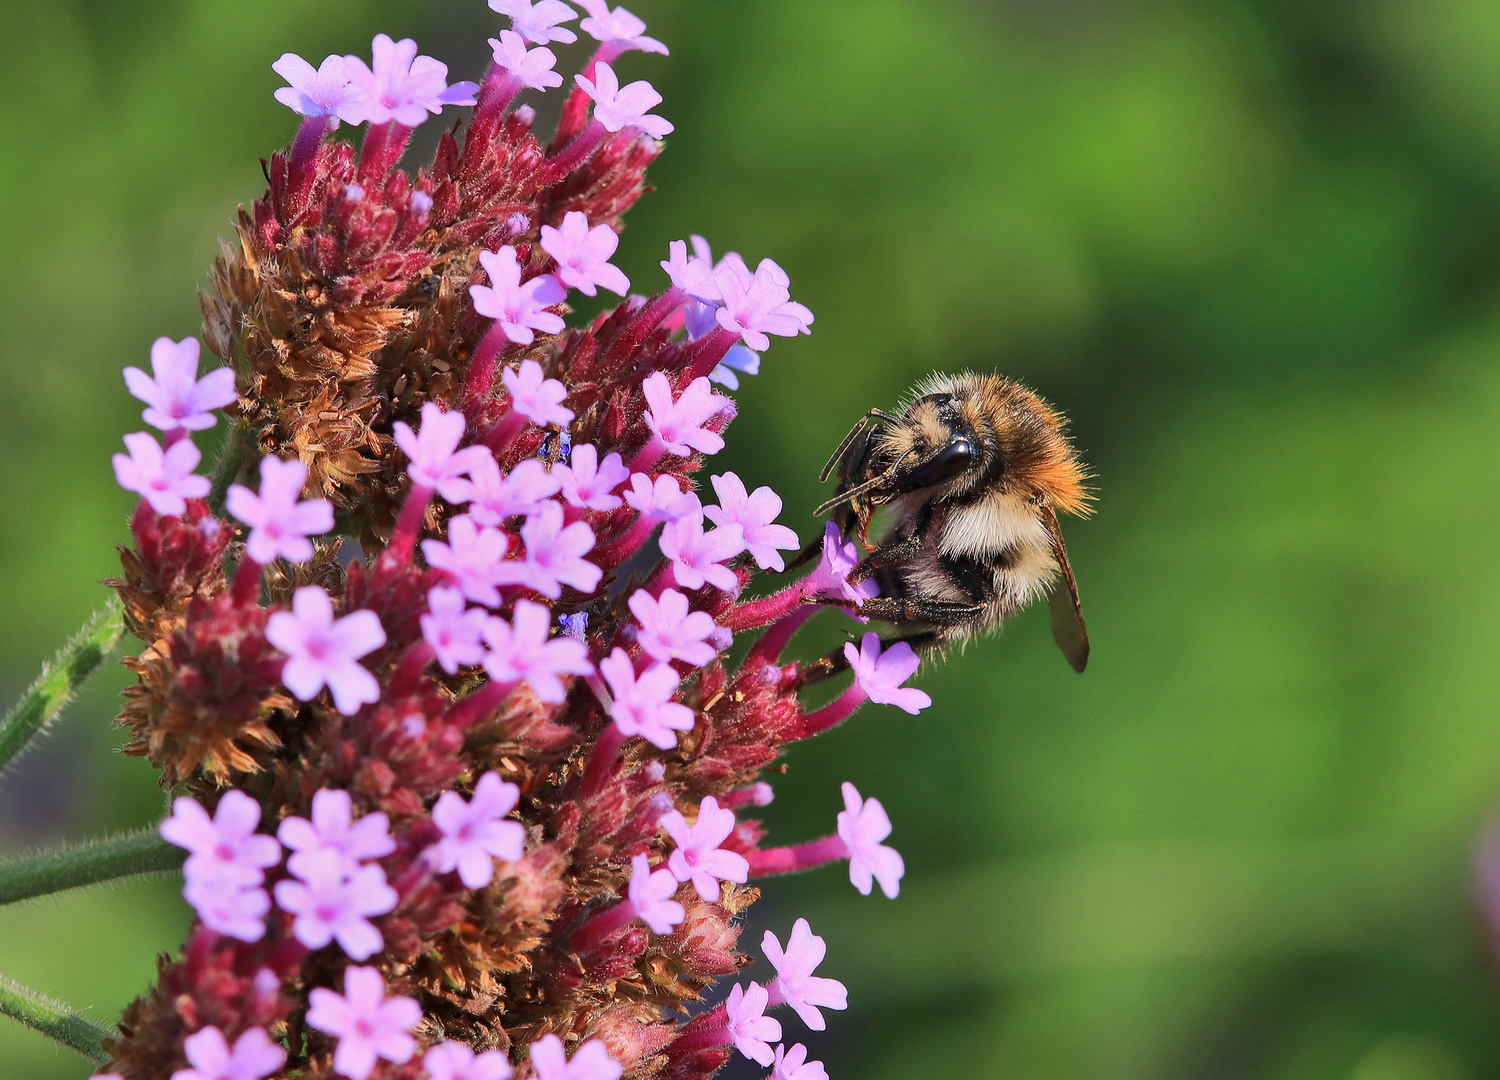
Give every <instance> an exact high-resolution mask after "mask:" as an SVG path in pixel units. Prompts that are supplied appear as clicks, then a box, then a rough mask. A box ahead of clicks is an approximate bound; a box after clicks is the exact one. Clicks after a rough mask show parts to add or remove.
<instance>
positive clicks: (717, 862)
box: [661, 795, 750, 904]
mask: <svg viewBox="0 0 1500 1080" xmlns="http://www.w3.org/2000/svg"><path fill="white" fill-rule="evenodd" d="M734 824H735V822H734V811H733V810H725V809H723V808H721V807H720V806H719V800H718V799H715V798H714V797H713V796H712V795H709V796H708V797H707V798H705V799H704V800H703V801H702V802H701V803H699V804H698V820H697V821H696V822H694V823H693V824H691V825H689V824H688V823H687V818H685V817H683V816H682V813H681V812H680V811H677V810H671V811H668V812H667V813H665V814H663V815H662V819H661V825H662V828H664V829H666V830H667V835H668V836H670V837H671V838H672V843H674V844H676V845H677V847H676V848H675V849H674V850H673V852H672V854H671V855H669V856H668V857H667V869H668V870H671V871H672V873H673V875H674V876H675V877H676V878H677V880H678V881H691V882H692V883H693V888H695V889H697V890H698V895H699V896H701V897H703V899H704V900H706V901H708V902H709V903H710V904H716V903H718V901H719V892H720V888H719V882H721V881H733V882H736V883H738V884H741V885H743V884H744V883H745V882H746V881H748V880H750V863H749V861H748V860H747V859H746V858H745V857H744V856H743V855H741V854H739V853H738V852H734V851H725V850H724V849H723V848H721V847H719V845H720V844H722V843H723V842H724V841H725V840H728V839H729V836H730V834H731V833H733V832H734Z"/></svg>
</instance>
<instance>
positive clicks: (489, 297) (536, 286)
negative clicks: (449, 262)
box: [469, 244, 568, 345]
mask: <svg viewBox="0 0 1500 1080" xmlns="http://www.w3.org/2000/svg"><path fill="white" fill-rule="evenodd" d="M479 262H480V264H481V265H483V267H484V271H485V273H486V274H488V275H489V278H490V283H489V284H488V285H470V286H469V295H470V296H471V297H472V298H473V301H474V310H475V311H477V312H478V313H479V314H480V315H483V316H484V317H485V318H488V319H494V320H495V325H496V326H497V327H499V329H500V331H501V332H502V333H503V334H504V335H505V336H506V338H507V339H509V340H510V341H513V342H515V343H516V344H517V345H530V344H531V343H532V342H533V341H535V340H536V334H535V333H534V332H533V331H536V330H540V331H541V332H542V333H544V334H559V333H561V332H562V329H563V325H564V324H563V321H562V316H561V315H557V314H555V313H553V312H550V311H547V310H546V309H547V308H549V307H551V306H552V305H554V304H560V303H562V302H563V301H564V300H566V299H567V298H568V292H567V290H566V289H564V288H563V287H562V285H561V284H559V283H558V280H557V279H556V278H555V277H553V276H552V275H551V274H542V275H541V276H539V277H534V278H532V279H531V280H530V281H528V282H526V283H525V284H524V285H523V284H522V283H521V264H520V263H518V262H517V261H516V249H515V248H513V247H511V246H510V245H509V244H506V245H505V246H504V247H503V248H501V249H500V250H499V251H481V252H480V253H479Z"/></svg>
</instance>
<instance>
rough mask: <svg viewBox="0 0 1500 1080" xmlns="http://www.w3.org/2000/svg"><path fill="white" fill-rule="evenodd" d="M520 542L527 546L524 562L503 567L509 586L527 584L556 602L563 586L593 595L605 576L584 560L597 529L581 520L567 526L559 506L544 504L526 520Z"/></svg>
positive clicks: (526, 585)
mask: <svg viewBox="0 0 1500 1080" xmlns="http://www.w3.org/2000/svg"><path fill="white" fill-rule="evenodd" d="M521 539H522V540H523V541H524V542H525V544H526V559H525V561H524V562H516V561H515V560H511V561H509V562H505V563H501V564H500V565H501V572H502V574H503V575H504V580H505V582H506V583H508V584H515V585H524V586H525V587H526V588H528V589H531V590H533V591H535V592H539V593H541V594H542V595H543V596H546V597H550V598H551V599H553V600H556V599H557V598H558V597H560V596H561V595H562V587H563V586H564V585H571V586H572V587H573V588H575V589H577V590H579V591H580V592H593V590H594V587H595V586H597V585H598V584H599V579H600V578H601V577H603V576H604V571H603V570H600V569H599V568H598V567H597V566H595V565H594V564H593V563H591V562H589V561H588V560H587V559H585V558H584V557H583V556H584V555H585V554H586V553H588V552H589V551H592V550H593V547H594V530H593V529H591V528H589V527H588V525H586V524H585V523H584V522H582V521H575V522H573V524H571V525H569V526H567V527H564V526H563V508H562V506H561V505H559V504H558V503H555V502H545V503H543V504H542V505H541V507H540V508H539V509H538V510H537V512H536V513H534V514H532V515H531V516H530V517H529V518H527V519H526V524H525V525H522V526H521Z"/></svg>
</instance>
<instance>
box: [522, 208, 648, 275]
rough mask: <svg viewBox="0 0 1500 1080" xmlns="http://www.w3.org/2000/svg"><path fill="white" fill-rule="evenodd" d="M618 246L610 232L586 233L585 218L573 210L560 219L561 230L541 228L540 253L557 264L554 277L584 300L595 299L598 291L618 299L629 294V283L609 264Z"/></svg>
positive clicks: (602, 227) (600, 228) (605, 228)
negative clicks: (615, 294) (582, 296)
mask: <svg viewBox="0 0 1500 1080" xmlns="http://www.w3.org/2000/svg"><path fill="white" fill-rule="evenodd" d="M619 246H620V237H619V236H618V235H617V234H616V233H615V231H614V230H613V229H611V228H610V227H609V226H608V225H596V226H594V227H593V228H592V229H590V228H589V219H588V216H587V215H585V214H583V213H580V212H579V211H577V210H570V211H568V212H567V213H566V214H564V215H563V223H562V228H561V229H554V228H553V227H552V226H551V225H543V226H542V250H543V251H545V252H546V253H547V254H548V255H551V256H552V257H553V258H554V259H556V260H557V276H558V277H559V278H561V279H562V282H563V284H564V285H568V286H571V287H572V288H574V289H577V290H578V291H579V292H581V293H583V294H584V295H585V296H595V295H597V294H598V292H599V289H601V288H605V289H608V290H609V291H610V292H613V293H619V294H620V295H621V296H624V295H625V294H626V293H627V292H629V291H630V279H629V278H627V277H626V276H625V275H624V273H623V272H622V271H621V270H620V268H619V267H618V266H615V265H614V264H613V263H611V262H610V261H609V257H610V256H611V255H613V254H614V253H615V249H616V248H617V247H619Z"/></svg>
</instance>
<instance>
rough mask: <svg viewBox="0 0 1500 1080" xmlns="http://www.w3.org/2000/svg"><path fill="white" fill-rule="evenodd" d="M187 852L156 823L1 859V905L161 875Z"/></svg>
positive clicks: (179, 864)
mask: <svg viewBox="0 0 1500 1080" xmlns="http://www.w3.org/2000/svg"><path fill="white" fill-rule="evenodd" d="M186 857H187V852H185V851H183V850H182V849H180V848H175V847H173V846H172V845H171V844H169V843H167V842H166V841H165V840H163V839H162V838H161V836H160V835H159V834H158V833H157V831H156V829H155V828H154V827H152V828H146V829H140V830H137V831H136V832H129V833H124V834H123V835H120V836H109V837H105V838H103V839H101V840H85V841H84V842H83V843H81V844H70V845H69V846H67V847H63V848H58V849H57V850H56V851H44V852H42V853H41V854H40V855H32V856H29V857H28V858H24V859H16V860H15V861H13V862H7V863H0V904H14V903H15V902H16V901H17V900H29V899H30V898H31V897H33V896H46V895H48V894H49V893H56V892H62V891H63V890H65V889H76V888H78V887H79V886H80V885H93V884H96V883H97V882H100V881H113V880H115V879H116V878H123V877H135V876H136V875H138V874H159V873H162V872H164V871H167V870H175V869H177V868H178V867H179V866H181V865H182V861H183V859H184V858H186Z"/></svg>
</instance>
